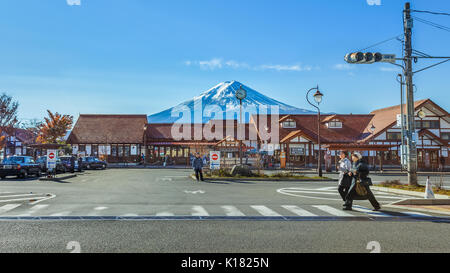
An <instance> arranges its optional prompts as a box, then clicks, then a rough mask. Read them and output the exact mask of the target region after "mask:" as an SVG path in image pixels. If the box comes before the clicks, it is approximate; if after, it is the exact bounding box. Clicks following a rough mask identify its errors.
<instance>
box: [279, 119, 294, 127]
mask: <svg viewBox="0 0 450 273" xmlns="http://www.w3.org/2000/svg"><path fill="white" fill-rule="evenodd" d="M281 127H283V128H296V127H297V124H296V123H295V120H293V119H287V120H285V121H283V123H282V124H281Z"/></svg>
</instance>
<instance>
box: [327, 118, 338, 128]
mask: <svg viewBox="0 0 450 273" xmlns="http://www.w3.org/2000/svg"><path fill="white" fill-rule="evenodd" d="M327 126H328V128H342V121H341V120H339V119H332V120H330V121H329V122H328V123H327Z"/></svg>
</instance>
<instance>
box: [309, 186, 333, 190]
mask: <svg viewBox="0 0 450 273" xmlns="http://www.w3.org/2000/svg"><path fill="white" fill-rule="evenodd" d="M337 188H338V187H337V186H334V187H324V188H318V189H314V190H316V191H331V190H333V191H336V190H337Z"/></svg>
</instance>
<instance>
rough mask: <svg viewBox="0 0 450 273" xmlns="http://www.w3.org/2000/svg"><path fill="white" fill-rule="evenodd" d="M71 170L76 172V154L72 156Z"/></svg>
mask: <svg viewBox="0 0 450 273" xmlns="http://www.w3.org/2000/svg"><path fill="white" fill-rule="evenodd" d="M70 168H71V169H70V172H71V173H74V172H75V156H73V155H72V156H71V157H70Z"/></svg>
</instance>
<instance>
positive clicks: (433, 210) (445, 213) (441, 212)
mask: <svg viewBox="0 0 450 273" xmlns="http://www.w3.org/2000/svg"><path fill="white" fill-rule="evenodd" d="M383 208H394V209H406V210H412V211H420V212H428V213H436V214H444V215H450V212H447V211H442V210H435V209H424V208H411V207H406V206H398V205H391V204H389V205H384V206H383Z"/></svg>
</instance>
